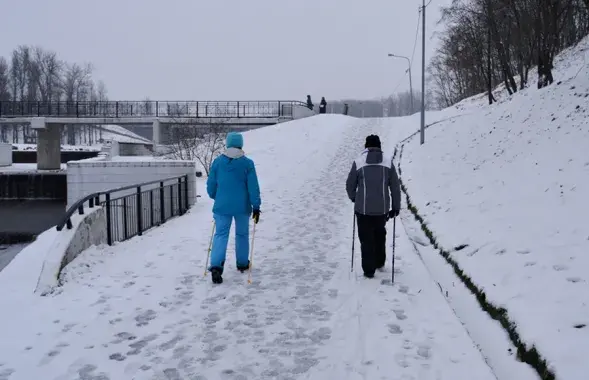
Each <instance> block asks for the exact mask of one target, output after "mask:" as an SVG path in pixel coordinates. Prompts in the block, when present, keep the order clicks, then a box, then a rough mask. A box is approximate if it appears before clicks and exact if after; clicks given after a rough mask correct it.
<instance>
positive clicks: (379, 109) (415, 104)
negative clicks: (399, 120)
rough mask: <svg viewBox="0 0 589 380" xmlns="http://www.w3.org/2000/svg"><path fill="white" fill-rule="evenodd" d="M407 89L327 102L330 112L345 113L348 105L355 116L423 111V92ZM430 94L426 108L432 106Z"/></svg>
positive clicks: (351, 114) (409, 113)
mask: <svg viewBox="0 0 589 380" xmlns="http://www.w3.org/2000/svg"><path fill="white" fill-rule="evenodd" d="M411 97H412V96H411V92H409V91H405V92H400V93H397V94H393V95H390V96H388V97H383V98H378V99H367V100H361V99H343V100H335V101H331V102H328V103H327V112H328V113H337V114H343V113H345V110H346V104H347V105H348V115H350V116H354V117H397V116H408V115H412V114H414V113H418V112H420V111H421V92H419V91H417V92H414V93H413V100H411ZM432 101H433V99H431V97H430V96H429V94H426V99H425V109H426V110H429V109H431V108H432Z"/></svg>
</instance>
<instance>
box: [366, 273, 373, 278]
mask: <svg viewBox="0 0 589 380" xmlns="http://www.w3.org/2000/svg"><path fill="white" fill-rule="evenodd" d="M364 277H366V278H374V273H366V272H364Z"/></svg>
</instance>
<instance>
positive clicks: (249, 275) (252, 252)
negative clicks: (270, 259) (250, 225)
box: [247, 223, 257, 284]
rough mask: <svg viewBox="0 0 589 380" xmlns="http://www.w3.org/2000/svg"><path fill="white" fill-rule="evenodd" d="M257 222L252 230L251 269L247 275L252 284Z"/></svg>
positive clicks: (248, 281)
mask: <svg viewBox="0 0 589 380" xmlns="http://www.w3.org/2000/svg"><path fill="white" fill-rule="evenodd" d="M256 224H257V223H254V231H253V232H252V244H251V246H252V247H251V252H250V270H249V273H248V275H247V283H248V284H251V283H252V267H253V266H254V241H255V240H254V239H255V237H256Z"/></svg>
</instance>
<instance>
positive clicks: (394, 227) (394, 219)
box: [391, 216, 397, 284]
mask: <svg viewBox="0 0 589 380" xmlns="http://www.w3.org/2000/svg"><path fill="white" fill-rule="evenodd" d="M396 228H397V217H396V216H395V217H394V218H393V274H392V278H391V283H393V284H394V283H395V237H396V235H397V231H395V230H396Z"/></svg>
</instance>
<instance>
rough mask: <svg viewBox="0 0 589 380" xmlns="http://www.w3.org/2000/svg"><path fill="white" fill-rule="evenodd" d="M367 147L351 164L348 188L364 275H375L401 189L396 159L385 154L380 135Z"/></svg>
mask: <svg viewBox="0 0 589 380" xmlns="http://www.w3.org/2000/svg"><path fill="white" fill-rule="evenodd" d="M365 148H366V149H365V150H364V151H363V152H362V154H361V155H360V157H358V158H357V159H356V160H355V161H354V163H353V164H352V169H351V170H350V173H349V174H348V179H347V181H346V191H347V193H348V197H349V198H350V200H351V201H352V202H354V204H355V205H354V213H355V214H356V219H357V222H358V238H359V239H360V245H361V247H360V248H361V251H362V269H363V270H364V276H365V277H368V278H372V277H374V272H375V271H376V269H382V268H384V265H385V262H386V234H387V230H386V223H387V221H388V220H389V219H392V218H394V217H396V216H397V215H399V210H400V209H401V189H400V186H399V177H398V176H397V171H396V170H395V166H394V164H393V160H392V158H391V157H388V156H385V155H384V154H383V152H382V149H381V145H380V138H379V137H378V136H377V135H370V136H368V137H366V144H365ZM389 192H390V196H389ZM391 200H392V201H391Z"/></svg>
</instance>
